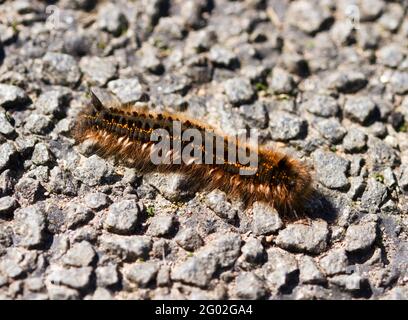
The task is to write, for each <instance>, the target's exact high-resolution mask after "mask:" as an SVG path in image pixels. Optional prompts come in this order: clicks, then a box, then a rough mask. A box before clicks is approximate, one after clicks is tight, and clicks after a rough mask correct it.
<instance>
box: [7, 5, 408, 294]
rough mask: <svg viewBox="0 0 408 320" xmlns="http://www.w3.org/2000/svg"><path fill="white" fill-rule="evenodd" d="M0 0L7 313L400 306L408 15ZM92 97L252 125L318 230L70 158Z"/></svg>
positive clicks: (178, 180) (186, 186)
mask: <svg viewBox="0 0 408 320" xmlns="http://www.w3.org/2000/svg"><path fill="white" fill-rule="evenodd" d="M0 2H1V5H0V17H7V19H0V39H1V40H0V48H1V50H0V297H1V298H6V299H155V298H166V299H196V298H200V299H234V298H235V299H236V298H239V299H407V298H408V285H407V279H408V271H407V270H408V249H407V248H408V235H407V229H408V216H407V212H408V169H407V168H408V165H407V163H408V143H407V141H408V133H407V128H408V122H407V121H408V96H407V94H408V50H407V46H406V45H405V44H406V39H407V36H408V20H407V18H406V17H407V13H408V5H407V2H406V1H403V0H395V1H385V0H373V1H368V0H358V1H352V2H353V4H354V5H356V6H357V7H358V9H359V11H360V20H359V21H350V20H349V19H350V17H349V15H348V11H347V10H348V9H347V6H348V5H349V4H350V1H342V0H333V1H323V0H322V1H320V0H312V1H305V0H293V1H289V0H284V1H228V0H215V1H208V0H203V1H174V0H164V1H141V0H137V1H126V0H118V1H111V2H108V1H65V0H59V1H52V3H53V5H55V6H57V7H58V8H59V9H61V12H60V13H61V15H60V17H61V19H60V21H59V23H58V25H57V26H53V25H50V23H51V24H52V23H55V21H54V22H53V19H46V18H48V17H47V15H49V13H48V12H46V11H45V9H46V5H45V4H44V2H43V1H39V0H34V1H18V2H16V1H11V0H3V1H0ZM352 23H357V24H358V25H356V26H354V28H353V25H352ZM89 87H92V89H93V90H94V91H95V92H97V95H98V96H99V97H100V98H101V100H103V101H104V102H105V103H108V102H111V103H112V104H113V105H117V104H118V103H120V102H121V103H129V104H134V103H135V104H136V105H137V106H139V105H143V104H146V105H147V107H148V108H150V109H152V110H169V111H173V112H174V111H177V112H179V111H183V112H186V113H187V114H188V115H189V116H191V117H194V118H196V119H198V120H200V121H203V122H205V123H208V124H209V125H212V126H215V127H217V128H219V129H221V130H224V131H225V132H227V133H228V134H235V133H237V132H238V131H239V130H240V129H250V128H251V129H257V130H258V131H259V133H260V135H259V136H260V139H261V140H262V142H263V143H265V144H266V145H267V146H268V147H271V148H275V147H276V145H278V146H279V147H284V148H285V151H288V152H289V153H290V154H292V155H294V156H296V157H298V158H301V159H302V161H305V163H306V164H307V165H308V167H309V168H310V172H311V174H312V176H313V177H314V182H313V186H314V188H315V193H314V194H313V196H312V197H311V198H310V200H309V201H308V203H307V204H306V205H305V207H304V210H305V211H306V212H307V213H308V215H309V216H310V218H306V219H298V220H295V221H287V220H286V219H284V218H283V217H282V216H279V213H278V212H277V211H276V210H275V209H274V208H271V207H268V206H267V205H265V204H263V203H259V202H257V203H255V204H254V205H253V206H250V207H248V208H247V207H245V206H244V205H243V203H242V201H239V199H231V198H230V197H229V195H228V194H226V193H223V192H221V191H219V190H214V191H212V192H206V191H203V190H201V189H199V190H196V188H191V187H190V183H189V180H188V179H186V177H184V176H183V175H180V174H179V173H176V172H175V173H173V174H163V173H157V172H152V173H149V174H145V175H142V174H141V173H139V172H137V171H136V170H134V169H129V168H126V167H124V166H123V165H121V164H118V163H117V162H115V161H114V160H113V159H103V158H101V157H100V156H98V155H96V154H95V150H94V149H92V146H91V144H90V143H89V141H88V142H85V143H83V144H81V145H76V144H75V143H74V140H73V139H72V135H71V134H72V129H73V128H74V125H75V117H76V116H77V115H78V114H79V113H80V112H81V111H82V110H83V109H84V108H85V106H86V105H87V104H88V103H89V96H88V94H87V91H88V88H89ZM193 178H194V177H193ZM202 187H205V186H202Z"/></svg>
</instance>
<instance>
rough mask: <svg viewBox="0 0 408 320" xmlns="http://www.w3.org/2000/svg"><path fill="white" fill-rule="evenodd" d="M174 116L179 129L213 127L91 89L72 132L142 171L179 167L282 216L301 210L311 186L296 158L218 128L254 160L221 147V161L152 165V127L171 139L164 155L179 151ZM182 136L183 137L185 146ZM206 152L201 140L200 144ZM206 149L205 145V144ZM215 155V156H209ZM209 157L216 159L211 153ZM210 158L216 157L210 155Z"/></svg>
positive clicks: (206, 185)
mask: <svg viewBox="0 0 408 320" xmlns="http://www.w3.org/2000/svg"><path fill="white" fill-rule="evenodd" d="M174 121H179V122H180V123H181V131H182V132H184V131H185V130H187V129H191V128H194V129H197V130H199V131H200V132H204V131H206V130H210V131H214V129H213V128H211V127H210V126H207V125H205V124H202V123H200V122H199V121H196V120H191V119H187V118H185V117H183V116H180V115H175V114H170V113H153V112H150V111H145V110H137V111H134V109H131V107H130V106H122V107H121V109H120V110H119V109H116V108H112V109H111V108H108V107H105V106H104V105H103V104H102V103H101V101H100V100H99V99H98V98H97V97H96V96H95V95H94V94H93V93H92V92H91V104H90V106H88V109H87V110H86V111H85V112H84V113H82V114H80V115H79V118H78V121H77V124H76V127H75V130H74V136H75V138H76V140H77V141H78V142H82V141H84V140H86V139H91V140H92V141H93V142H94V143H95V145H96V146H97V147H98V153H99V155H101V156H103V157H110V156H114V157H115V158H116V159H118V160H120V161H122V162H124V163H125V165H128V166H132V167H136V168H137V169H139V170H140V171H141V172H149V171H153V170H156V171H159V172H182V173H184V174H186V175H188V176H189V177H190V179H189V181H190V182H189V183H191V187H193V186H199V187H201V188H202V189H204V190H213V189H216V188H217V189H220V190H223V191H224V192H226V193H227V195H229V196H230V197H232V198H237V197H238V198H240V199H241V200H243V202H244V203H245V204H246V205H251V204H252V203H253V202H255V201H263V202H267V203H269V204H271V205H273V206H274V207H275V208H276V209H277V210H278V211H279V212H280V213H281V214H282V215H283V216H285V217H288V218H289V217H297V216H301V215H302V214H303V210H302V209H303V206H304V203H305V201H306V200H307V199H308V198H309V196H310V195H311V192H312V187H311V177H310V174H309V172H308V170H307V168H306V166H304V165H303V164H302V163H301V162H299V161H298V160H296V159H293V158H291V157H289V156H287V155H284V154H282V153H280V152H276V151H272V150H267V149H265V148H262V147H257V148H256V150H254V147H253V146H249V145H246V144H241V143H240V142H239V141H236V140H233V142H232V143H231V141H232V138H231V137H227V136H225V135H223V134H222V133H215V135H214V139H219V140H218V141H220V140H221V141H223V143H224V144H225V146H227V145H228V144H229V143H231V145H232V146H234V148H237V149H244V150H245V151H246V152H248V151H253V152H256V154H257V156H258V166H257V167H256V168H255V167H251V165H242V164H241V163H239V162H238V161H236V162H231V161H228V160H229V159H228V158H227V154H226V153H223V156H221V158H223V159H222V160H224V163H222V164H217V163H213V164H204V163H203V164H197V163H195V162H190V163H183V162H181V163H180V164H174V163H173V162H171V163H170V164H157V165H154V164H153V163H152V161H151V158H150V155H151V153H152V152H153V151H154V148H155V146H156V143H155V142H152V141H151V139H150V138H151V133H152V132H153V130H154V129H165V130H167V131H168V132H169V137H170V140H171V142H172V144H171V146H172V147H171V149H170V151H169V152H168V153H169V154H168V156H170V157H172V159H173V160H174V159H176V158H177V157H180V154H178V152H177V151H175V148H174V147H173V146H174V145H175V142H176V136H175V135H173V131H172V123H173V122H174ZM186 144H187V142H182V146H183V147H184V146H185V145H186ZM199 147H200V148H201V150H203V151H204V154H203V156H205V155H206V154H209V153H210V151H211V152H212V151H213V150H206V147H205V145H204V143H203V144H202V145H200V146H199ZM207 149H209V148H208V147H207ZM214 157H215V156H214ZM214 160H216V159H215V158H214ZM214 162H215V161H214ZM240 169H244V170H249V171H253V172H254V173H255V174H252V175H240V174H239V172H240V171H239V170H240Z"/></svg>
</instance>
